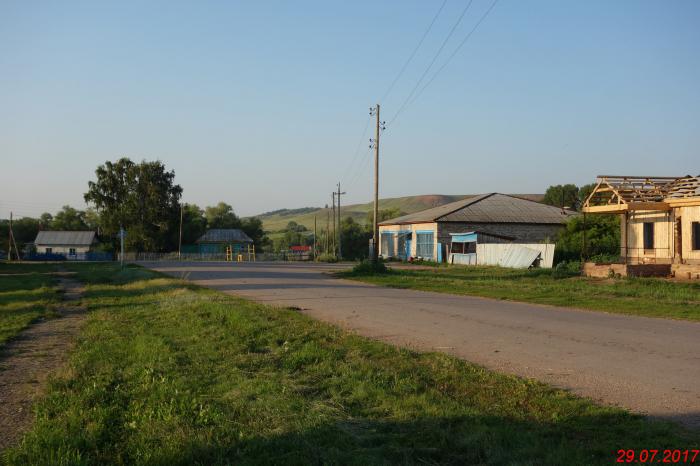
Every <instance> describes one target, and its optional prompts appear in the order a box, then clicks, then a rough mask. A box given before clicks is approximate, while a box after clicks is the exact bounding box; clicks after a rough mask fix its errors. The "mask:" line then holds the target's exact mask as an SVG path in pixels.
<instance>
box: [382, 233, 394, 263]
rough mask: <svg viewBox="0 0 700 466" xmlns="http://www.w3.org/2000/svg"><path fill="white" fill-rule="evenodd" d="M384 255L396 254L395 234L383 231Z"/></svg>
mask: <svg viewBox="0 0 700 466" xmlns="http://www.w3.org/2000/svg"><path fill="white" fill-rule="evenodd" d="M381 246H382V248H381V252H382V256H384V257H391V256H393V255H394V234H393V233H382V245H381Z"/></svg>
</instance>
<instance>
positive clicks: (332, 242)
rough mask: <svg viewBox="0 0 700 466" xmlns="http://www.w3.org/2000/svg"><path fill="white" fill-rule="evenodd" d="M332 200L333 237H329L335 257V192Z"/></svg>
mask: <svg viewBox="0 0 700 466" xmlns="http://www.w3.org/2000/svg"><path fill="white" fill-rule="evenodd" d="M331 194H332V196H331V197H332V198H333V236H332V237H331V238H332V240H331V245H332V246H331V249H332V250H333V255H334V256H335V255H336V244H335V191H333V192H332V193H331Z"/></svg>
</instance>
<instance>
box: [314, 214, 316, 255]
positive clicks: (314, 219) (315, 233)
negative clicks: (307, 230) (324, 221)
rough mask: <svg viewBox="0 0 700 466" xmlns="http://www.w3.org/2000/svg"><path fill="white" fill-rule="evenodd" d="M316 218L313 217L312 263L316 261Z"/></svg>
mask: <svg viewBox="0 0 700 466" xmlns="http://www.w3.org/2000/svg"><path fill="white" fill-rule="evenodd" d="M316 256H317V254H316V216H315V215H314V262H315V261H316Z"/></svg>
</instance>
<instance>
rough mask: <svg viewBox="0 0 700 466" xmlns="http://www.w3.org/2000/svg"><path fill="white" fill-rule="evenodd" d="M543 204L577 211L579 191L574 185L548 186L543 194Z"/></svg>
mask: <svg viewBox="0 0 700 466" xmlns="http://www.w3.org/2000/svg"><path fill="white" fill-rule="evenodd" d="M543 202H544V203H545V204H549V205H554V206H557V207H565V208H567V209H572V210H578V208H579V204H580V202H579V189H578V187H577V186H576V185H575V184H564V185H561V184H558V185H555V186H550V187H549V188H547V191H546V192H545V193H544V199H543Z"/></svg>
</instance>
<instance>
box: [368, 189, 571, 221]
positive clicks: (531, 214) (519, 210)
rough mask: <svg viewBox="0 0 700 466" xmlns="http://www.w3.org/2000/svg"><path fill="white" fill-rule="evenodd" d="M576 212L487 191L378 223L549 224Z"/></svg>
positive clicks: (563, 219) (564, 219)
mask: <svg viewBox="0 0 700 466" xmlns="http://www.w3.org/2000/svg"><path fill="white" fill-rule="evenodd" d="M572 215H576V212H572V211H568V210H564V211H562V209H561V208H559V207H554V206H550V205H546V204H541V203H539V202H535V201H530V200H527V199H521V198H519V197H514V196H509V195H507V194H500V193H490V194H482V195H480V196H474V197H471V198H467V199H462V200H460V201H456V202H451V203H449V204H445V205H442V206H440V207H434V208H432V209H427V210H423V211H421V212H416V213H414V214H409V215H404V216H402V217H397V218H394V219H391V220H387V221H384V222H382V223H381V224H380V225H395V224H401V223H422V222H426V223H430V222H465V223H470V222H473V223H482V222H483V223H540V224H541V223H549V224H553V223H554V224H557V223H563V222H565V221H566V220H567V219H568V218H569V217H571V216H572Z"/></svg>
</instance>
